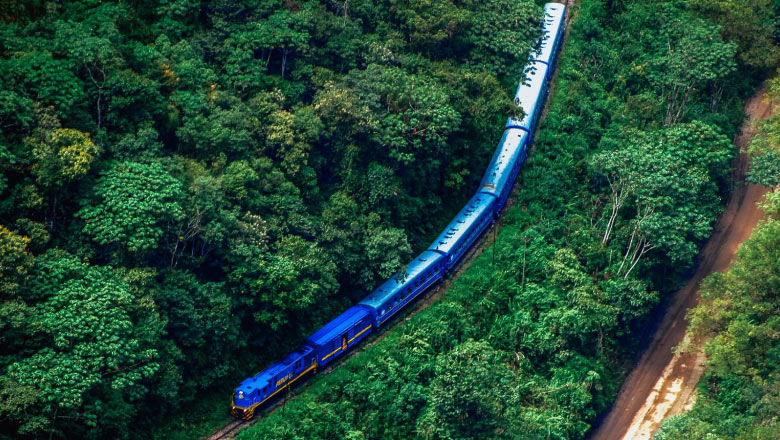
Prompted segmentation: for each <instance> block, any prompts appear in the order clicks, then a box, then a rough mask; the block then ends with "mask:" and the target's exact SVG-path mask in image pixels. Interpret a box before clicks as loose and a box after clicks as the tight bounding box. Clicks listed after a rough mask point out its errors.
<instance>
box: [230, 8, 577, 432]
mask: <svg viewBox="0 0 780 440" xmlns="http://www.w3.org/2000/svg"><path fill="white" fill-rule="evenodd" d="M565 12H566V6H564V5H562V4H560V3H547V4H546V5H545V6H544V19H543V22H542V37H541V39H540V40H539V41H538V42H537V45H536V48H537V49H536V50H535V51H534V52H532V54H531V56H530V57H529V60H528V64H527V65H526V67H525V70H524V77H525V79H524V80H523V81H522V82H521V83H520V84H519V85H518V87H517V91H516V93H515V98H514V103H515V105H517V106H518V107H519V108H521V109H522V110H523V116H522V117H520V118H515V117H510V118H508V119H507V122H506V125H505V127H504V128H505V130H504V134H503V136H502V137H501V140H500V142H499V143H498V148H497V149H496V151H495V153H494V154H493V157H492V159H491V161H490V164H489V165H488V167H487V170H486V171H485V174H484V176H483V178H482V180H481V181H480V184H479V188H478V189H477V192H476V194H474V196H473V197H472V198H471V199H470V200H469V201H468V203H466V206H464V207H463V209H461V210H460V212H458V214H457V215H456V216H455V218H454V219H453V220H452V221H451V222H450V223H449V225H447V228H446V229H445V230H444V231H443V232H442V233H441V234H440V235H439V236H438V237H437V238H436V240H435V241H434V242H433V243H432V244H431V245H430V247H429V248H428V249H427V250H425V251H424V252H423V253H421V254H420V255H418V256H417V257H416V258H415V259H414V260H413V261H412V262H411V263H409V265H408V266H407V269H406V271H405V272H404V273H403V274H396V275H395V276H393V277H392V278H390V279H389V280H387V281H385V282H384V283H383V284H381V285H380V286H379V287H378V288H376V289H375V290H374V291H373V292H371V293H370V294H369V295H368V296H366V297H365V298H364V299H363V300H362V301H360V302H359V303H358V304H356V305H354V306H352V307H350V308H349V309H347V310H346V311H345V312H344V313H342V314H341V315H339V316H338V317H336V318H335V319H333V320H332V321H330V322H328V323H327V324H325V325H324V326H323V327H322V328H321V329H319V330H317V331H316V332H315V333H314V334H312V335H311V336H309V337H308V338H306V341H305V342H304V344H303V345H301V346H300V347H299V348H298V349H297V350H295V351H294V352H292V353H290V354H288V355H287V356H286V357H285V358H284V359H282V360H281V361H279V362H276V363H274V364H272V365H271V366H269V367H268V368H267V369H265V370H264V371H262V372H260V373H259V374H257V375H255V376H252V377H249V378H247V379H245V380H244V381H242V382H241V384H240V385H239V386H238V387H237V388H236V390H235V393H234V395H233V398H232V405H231V413H232V415H233V416H234V417H236V418H239V419H244V420H250V419H252V418H253V417H254V415H255V412H256V410H257V409H258V408H260V407H261V405H263V404H264V403H266V402H269V401H271V399H273V398H274V397H275V396H278V395H279V394H280V393H281V392H282V391H283V390H285V389H289V387H291V386H292V385H293V384H295V383H297V382H299V381H301V380H302V378H304V377H307V375H309V374H313V373H316V372H317V370H318V369H321V368H323V367H325V366H327V365H329V364H330V363H332V362H333V361H335V360H336V359H339V357H341V356H343V355H344V353H346V352H348V351H349V350H350V349H352V348H353V347H354V346H356V345H358V344H360V342H361V341H363V340H364V339H365V338H367V337H368V336H369V335H371V334H373V333H376V332H378V331H381V330H382V328H383V327H384V326H385V325H387V323H388V321H390V320H391V319H392V318H393V317H394V316H395V315H397V314H398V313H399V312H400V311H402V310H404V308H405V307H406V306H407V305H408V304H409V303H410V302H412V301H414V299H415V298H417V297H418V296H420V295H421V294H422V293H423V292H425V291H426V290H427V289H429V288H430V287H431V286H432V285H434V284H436V283H437V282H438V281H440V280H442V279H443V278H446V277H447V276H448V275H449V274H450V273H452V271H453V269H454V268H455V267H456V266H457V264H458V263H459V262H460V260H461V258H463V255H464V254H466V252H467V251H468V250H469V248H470V247H471V246H472V245H473V244H474V243H475V242H476V241H477V239H478V238H479V237H480V235H481V234H482V233H483V232H484V231H485V230H486V229H487V228H488V227H490V226H491V225H492V224H493V223H494V222H495V221H496V220H497V219H498V218H499V217H500V215H501V210H502V208H503V207H504V205H505V204H506V201H507V199H508V198H509V193H510V191H511V190H512V186H513V185H514V182H515V179H516V178H517V175H518V173H519V172H520V168H521V167H522V165H523V163H524V162H525V159H526V156H527V152H528V146H529V145H530V143H531V142H532V138H533V135H534V130H535V128H536V124H537V123H538V121H539V118H540V116H541V114H542V109H543V106H544V102H545V100H546V97H547V89H548V85H549V82H550V80H551V78H552V75H553V72H554V64H555V60H556V58H557V56H558V52H559V51H560V47H561V44H562V42H563V34H564V30H565V23H564V17H565Z"/></svg>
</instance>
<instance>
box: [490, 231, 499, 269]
mask: <svg viewBox="0 0 780 440" xmlns="http://www.w3.org/2000/svg"><path fill="white" fill-rule="evenodd" d="M497 234H498V223H495V224H493V263H491V264H492V265H493V266H495V264H496V235H497Z"/></svg>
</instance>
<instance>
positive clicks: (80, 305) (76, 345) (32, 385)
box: [2, 252, 161, 437]
mask: <svg viewBox="0 0 780 440" xmlns="http://www.w3.org/2000/svg"><path fill="white" fill-rule="evenodd" d="M40 258H42V259H43V260H42V261H41V264H42V266H43V267H48V268H50V269H55V270H57V272H54V273H52V272H48V271H47V272H40V273H38V274H37V277H38V280H36V281H35V282H34V284H33V286H39V287H42V286H52V289H51V290H50V291H46V292H39V291H34V295H35V296H38V297H42V298H45V300H44V301H42V302H40V303H39V304H37V305H36V306H35V310H34V311H33V313H32V314H31V319H33V320H34V322H35V326H36V327H38V328H39V329H41V330H40V331H41V332H42V333H43V335H44V338H43V341H44V344H43V345H41V346H39V347H37V348H36V349H35V350H32V351H30V352H28V353H25V354H24V355H22V356H19V358H18V359H17V360H16V361H15V362H14V363H13V364H12V365H10V366H9V367H8V370H7V373H6V375H5V378H4V379H5V380H4V388H3V391H2V393H3V394H4V395H9V396H18V397H17V398H16V400H15V403H16V405H18V406H11V405H8V406H6V407H5V409H6V411H8V412H9V413H11V414H15V415H26V417H24V418H22V425H21V426H20V427H19V433H23V434H29V433H32V432H35V431H38V430H41V429H45V430H46V431H50V432H52V433H54V432H58V431H59V430H60V429H63V428H60V427H59V426H58V425H60V424H61V423H62V422H61V421H63V420H68V419H72V418H77V419H81V420H83V423H85V424H86V425H87V426H91V427H93V428H95V427H97V426H98V422H99V421H100V420H103V421H102V422H101V425H102V426H103V428H102V429H103V430H104V433H105V434H108V433H111V432H113V435H116V436H119V437H127V436H128V434H129V433H128V432H127V431H125V429H126V427H125V426H122V425H121V424H120V425H119V426H111V424H110V422H109V423H106V422H105V419H103V417H102V416H103V415H104V414H105V413H106V412H110V411H108V408H111V407H112V406H113V407H116V406H117V405H119V406H120V407H122V409H123V410H125V409H127V408H126V405H124V402H132V401H137V400H138V399H139V398H141V397H143V396H144V394H145V393H146V392H147V391H148V389H147V388H146V387H145V386H144V385H143V381H144V379H148V378H150V377H151V376H152V375H153V374H154V373H155V372H156V371H157V369H158V364H157V351H156V350H155V349H154V344H156V343H157V342H158V341H157V340H156V337H159V335H160V331H161V326H160V325H159V324H157V323H156V321H157V318H156V316H155V311H154V303H153V302H152V301H150V299H149V297H148V294H144V293H141V292H137V291H134V289H133V288H132V287H131V286H130V285H129V284H128V283H127V282H126V281H124V280H123V279H122V278H121V277H119V276H117V274H116V273H114V272H112V271H111V270H110V269H106V268H102V267H93V266H88V265H86V264H84V263H82V262H81V261H79V260H78V259H77V258H75V257H72V256H70V255H67V254H65V253H56V252H50V253H48V254H46V255H45V256H44V257H40ZM50 275H54V277H56V278H59V280H58V282H55V283H52V281H54V279H53V278H52V277H51V276H50ZM33 288H34V287H33ZM32 390H34V393H35V396H36V397H35V399H34V400H33V399H30V398H25V397H24V396H25V395H29V393H30V392H31V391H32ZM65 426H67V424H65ZM64 429H67V428H64ZM59 432H61V433H64V432H63V431H59Z"/></svg>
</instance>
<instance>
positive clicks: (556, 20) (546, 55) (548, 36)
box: [533, 3, 566, 64]
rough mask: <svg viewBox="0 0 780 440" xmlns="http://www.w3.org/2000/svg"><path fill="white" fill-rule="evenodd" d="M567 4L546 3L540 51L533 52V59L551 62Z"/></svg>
mask: <svg viewBox="0 0 780 440" xmlns="http://www.w3.org/2000/svg"><path fill="white" fill-rule="evenodd" d="M565 11H566V6H564V5H562V4H560V3H547V4H546V5H544V21H543V22H542V38H541V45H540V47H539V51H538V52H534V53H533V59H535V60H537V61H543V62H545V63H547V64H550V60H551V59H552V56H553V43H554V41H555V36H556V35H558V30H559V29H560V28H561V26H563V15H564V12H565Z"/></svg>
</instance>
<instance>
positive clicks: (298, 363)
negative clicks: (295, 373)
mask: <svg viewBox="0 0 780 440" xmlns="http://www.w3.org/2000/svg"><path fill="white" fill-rule="evenodd" d="M301 362H302V360H301V359H298V360H297V361H295V369H298V368H301Z"/></svg>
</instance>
